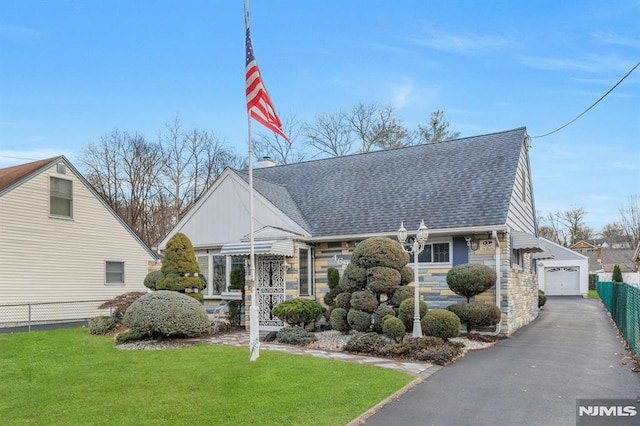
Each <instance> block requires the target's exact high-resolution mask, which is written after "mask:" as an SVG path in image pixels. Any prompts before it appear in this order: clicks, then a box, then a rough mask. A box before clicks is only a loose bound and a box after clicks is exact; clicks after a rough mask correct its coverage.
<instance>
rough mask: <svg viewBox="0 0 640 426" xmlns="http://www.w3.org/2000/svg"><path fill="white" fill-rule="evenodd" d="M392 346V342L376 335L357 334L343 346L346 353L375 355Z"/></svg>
mask: <svg viewBox="0 0 640 426" xmlns="http://www.w3.org/2000/svg"><path fill="white" fill-rule="evenodd" d="M388 346H393V340H389V338H388V337H385V336H381V335H380V334H378V333H366V334H357V335H355V336H353V337H352V338H351V339H349V341H348V342H347V343H346V344H345V345H344V350H345V351H347V352H356V353H366V354H377V353H380V352H381V350H382V351H384V348H385V347H388Z"/></svg>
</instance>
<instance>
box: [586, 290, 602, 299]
mask: <svg viewBox="0 0 640 426" xmlns="http://www.w3.org/2000/svg"><path fill="white" fill-rule="evenodd" d="M587 298H589V299H600V296H599V295H598V292H597V291H596V290H589V291H588V292H587Z"/></svg>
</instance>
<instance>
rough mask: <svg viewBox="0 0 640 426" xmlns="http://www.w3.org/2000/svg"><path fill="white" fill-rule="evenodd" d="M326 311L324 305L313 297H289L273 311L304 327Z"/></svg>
mask: <svg viewBox="0 0 640 426" xmlns="http://www.w3.org/2000/svg"><path fill="white" fill-rule="evenodd" d="M324 311H325V309H324V307H323V306H322V305H321V304H320V303H318V302H316V301H315V300H311V299H304V298H299V299H289V300H285V301H284V302H280V303H278V304H277V305H276V306H275V307H274V308H273V309H272V310H271V313H272V314H273V315H274V316H276V317H278V318H280V320H282V321H284V322H286V323H287V324H289V325H292V326H293V325H300V324H302V327H304V326H305V325H306V324H309V323H311V322H313V321H315V320H317V319H318V317H319V316H320V315H322V314H323V312H324Z"/></svg>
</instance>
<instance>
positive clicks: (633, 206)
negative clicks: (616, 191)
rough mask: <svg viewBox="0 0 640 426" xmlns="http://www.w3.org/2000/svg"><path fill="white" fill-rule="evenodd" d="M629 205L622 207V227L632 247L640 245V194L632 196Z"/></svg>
mask: <svg viewBox="0 0 640 426" xmlns="http://www.w3.org/2000/svg"><path fill="white" fill-rule="evenodd" d="M627 201H628V203H627V205H626V206H624V207H620V209H619V210H620V218H621V219H620V225H621V227H622V229H623V230H624V233H625V235H626V237H627V241H628V243H629V244H630V246H631V247H637V245H638V243H640V194H634V195H630V196H629V198H628V200H627Z"/></svg>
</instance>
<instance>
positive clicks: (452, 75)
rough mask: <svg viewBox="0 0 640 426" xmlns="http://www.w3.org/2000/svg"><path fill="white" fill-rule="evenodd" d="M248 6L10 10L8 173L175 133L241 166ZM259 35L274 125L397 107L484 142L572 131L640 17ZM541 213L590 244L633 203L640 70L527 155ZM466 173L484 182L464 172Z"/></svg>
mask: <svg viewBox="0 0 640 426" xmlns="http://www.w3.org/2000/svg"><path fill="white" fill-rule="evenodd" d="M243 6H244V2H243V1H242V0H235V1H230V0H225V1H222V0H220V1H211V0H208V1H205V0H202V1H195V0H185V1H180V2H179V1H164V0H158V1H124V0H118V1H102V2H94V1H88V0H83V1H73V0H68V1H60V0H48V1H45V0H40V1H34V0H21V1H18V0H15V1H12V0H4V1H0V167H5V166H9V165H14V164H19V163H23V162H26V161H25V160H21V159H16V158H8V157H17V158H25V159H42V158H46V157H50V156H54V155H58V154H64V155H66V156H68V157H69V159H70V160H71V161H72V162H73V161H74V159H75V158H77V156H78V155H79V154H80V153H81V152H82V150H83V149H84V147H85V146H86V145H87V144H88V143H89V142H97V141H99V140H100V137H102V136H103V135H105V134H107V133H109V132H111V131H112V130H114V129H120V130H127V131H137V132H139V133H142V134H144V135H145V136H147V137H148V138H149V139H151V140H153V139H155V138H156V136H157V134H158V132H159V131H160V130H162V129H163V127H164V125H165V124H166V123H168V122H170V121H172V120H173V118H174V117H176V116H179V118H180V120H181V122H182V124H183V125H184V126H185V127H187V128H199V129H206V130H210V131H213V132H215V134H216V135H217V136H218V137H220V138H221V139H224V140H226V142H227V144H228V145H229V146H232V147H234V148H235V149H236V150H237V151H238V152H239V153H241V154H245V153H246V133H247V130H246V120H247V118H246V105H245V95H244V89H245V88H244V71H245V69H244V14H243ZM250 7H251V35H252V39H253V45H254V49H255V54H256V58H257V61H258V64H259V66H260V69H261V71H262V76H263V79H264V81H265V83H266V85H267V87H268V88H269V92H270V95H271V98H272V100H273V102H274V104H275V106H276V109H277V110H278V112H279V114H280V116H281V118H282V117H284V116H291V115H294V114H295V115H296V117H297V118H298V119H299V120H303V121H312V120H313V118H314V117H315V116H316V115H318V114H321V113H325V112H337V111H339V110H341V109H342V110H347V109H350V108H351V107H352V106H354V105H355V104H357V103H358V102H364V103H378V104H381V105H387V104H392V105H393V106H394V107H395V108H396V110H397V113H398V116H399V117H400V118H401V119H402V120H403V121H404V123H405V125H407V126H408V127H411V128H413V127H415V126H416V125H417V124H418V123H425V122H426V121H427V119H428V117H429V114H430V113H431V112H432V111H434V110H436V109H444V110H445V111H446V113H445V116H446V118H447V119H448V120H449V122H450V123H451V129H452V130H456V131H459V132H461V136H474V135H479V134H485V133H491V132H496V131H502V130H509V129H513V128H517V127H521V126H526V127H527V130H528V132H529V134H530V135H532V136H536V135H541V134H544V133H548V132H550V131H552V130H554V129H556V128H558V127H560V126H562V125H563V124H565V123H566V122H568V121H570V120H571V119H573V118H574V117H575V116H577V115H578V114H580V113H581V112H582V111H583V110H585V109H586V108H587V107H589V106H590V105H591V104H592V103H593V102H594V101H595V100H597V99H598V98H599V97H600V96H602V95H603V94H604V93H605V92H606V91H607V90H609V88H611V87H612V86H613V85H614V84H615V83H616V82H617V81H618V80H620V78H622V76H624V75H625V74H626V73H627V72H628V71H629V70H630V69H631V68H633V66H634V65H635V64H637V63H638V61H640V37H639V36H638V35H639V34H640V1H638V0H610V1H606V2H603V1H600V0H595V1H591V0H586V1H564V2H558V1H557V0H552V1H528V2H524V1H485V2H477V1H452V2H443V1H438V2H432V1H393V2H392V1H379V0H366V1H365V0H353V1H339V0H324V1H313V2H311V1H293V0H268V1H267V0H253V1H252V2H251V5H250ZM531 163H532V170H533V185H534V191H535V202H536V209H537V210H539V211H540V212H542V213H543V214H544V215H546V214H547V213H549V212H552V211H556V210H567V209H569V208H572V207H583V208H585V209H586V211H587V217H586V222H587V224H588V225H589V226H591V227H592V228H594V229H595V230H596V231H597V230H599V229H600V228H601V227H602V226H603V225H604V224H606V223H609V222H612V221H613V220H617V219H618V216H619V213H618V209H619V207H623V206H625V205H626V204H627V197H628V196H630V195H632V194H638V193H640V69H637V70H636V71H635V72H634V73H632V74H631V75H630V76H629V77H628V78H627V79H626V80H625V81H624V82H623V83H622V84H620V86H618V87H617V89H616V90H615V91H613V92H612V93H611V94H610V95H609V96H607V97H606V98H605V99H604V100H603V101H602V102H601V103H600V104H598V105H597V106H596V107H595V108H594V109H592V110H591V111H590V112H589V113H587V114H586V115H585V116H584V117H582V118H581V119H580V120H578V121H576V122H575V123H573V124H572V125H570V126H568V127H567V128H565V129H564V130H562V131H560V132H558V133H555V134H553V135H551V136H548V137H544V138H537V139H533V146H532V149H531ZM468 172H469V173H473V170H469V171H468Z"/></svg>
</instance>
